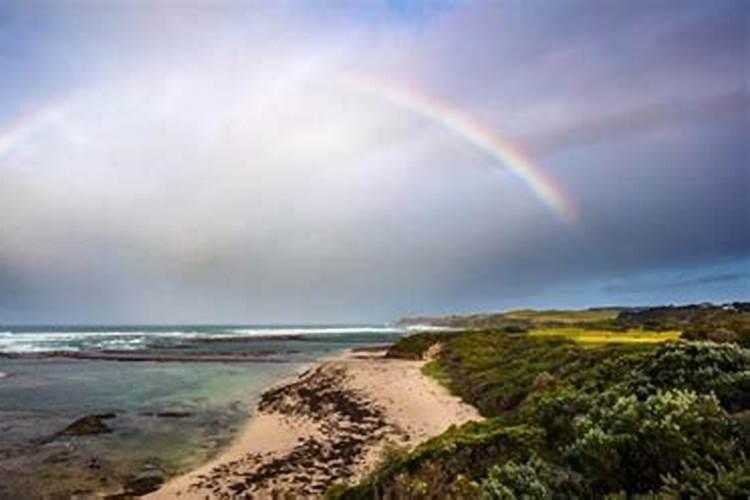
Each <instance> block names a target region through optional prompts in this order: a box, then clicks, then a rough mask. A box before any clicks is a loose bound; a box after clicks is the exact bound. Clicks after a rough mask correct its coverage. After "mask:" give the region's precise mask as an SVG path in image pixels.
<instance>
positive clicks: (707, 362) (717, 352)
mask: <svg viewBox="0 0 750 500" xmlns="http://www.w3.org/2000/svg"><path fill="white" fill-rule="evenodd" d="M628 385H629V390H631V391H633V392H634V393H635V394H638V395H639V397H641V398H643V397H647V396H648V395H650V394H653V393H654V392H656V391H657V390H664V389H671V388H678V389H686V390H691V391H695V392H697V393H700V394H708V393H712V392H713V393H715V394H716V395H717V397H718V398H719V399H720V400H721V402H722V404H723V405H724V406H725V407H726V408H727V409H728V410H729V411H738V410H743V409H750V350H749V349H745V348H742V347H740V346H738V345H736V344H716V343H713V342H685V341H680V342H674V343H668V344H665V345H664V346H662V347H661V348H660V349H658V350H657V351H656V352H655V353H654V354H653V355H652V356H649V357H646V358H644V360H643V362H642V364H641V365H640V366H639V367H638V369H637V370H636V371H633V372H632V373H631V376H630V380H629V382H628Z"/></svg>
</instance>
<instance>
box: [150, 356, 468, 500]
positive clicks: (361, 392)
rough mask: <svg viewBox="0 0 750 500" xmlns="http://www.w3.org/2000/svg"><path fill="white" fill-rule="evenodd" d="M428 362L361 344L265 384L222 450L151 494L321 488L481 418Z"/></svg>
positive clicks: (236, 494) (269, 493)
mask: <svg viewBox="0 0 750 500" xmlns="http://www.w3.org/2000/svg"><path fill="white" fill-rule="evenodd" d="M423 364H424V362H423V361H406V360H396V359H386V358H384V357H383V354H382V353H367V354H365V353H361V352H360V353H351V354H348V355H346V356H343V357H340V358H336V359H333V360H327V361H323V362H321V363H319V364H317V365H315V366H314V367H313V368H311V369H309V370H307V371H306V372H304V373H301V374H299V375H298V376H296V377H295V378H293V379H291V380H288V381H286V382H285V383H283V384H280V385H278V386H276V387H274V388H272V389H269V390H268V391H266V392H265V393H264V394H263V396H262V398H261V401H260V403H259V404H258V408H257V411H256V413H255V416H254V417H252V418H251V419H250V421H249V422H248V424H247V426H246V427H245V429H244V430H243V431H242V432H241V433H240V435H239V436H238V437H237V439H236V440H235V441H234V443H233V444H232V445H231V446H230V447H229V448H228V449H227V450H226V451H225V452H223V453H222V454H220V456H219V457H217V458H216V459H214V460H212V461H211V462H209V463H207V464H205V465H203V466H201V467H200V468H198V469H196V470H194V471H192V472H190V473H188V474H186V475H183V476H178V477H176V478H174V479H172V480H170V481H169V482H167V483H166V484H165V485H164V486H163V487H162V488H161V489H159V490H158V491H156V492H154V493H152V494H150V495H148V496H147V497H146V498H150V499H175V498H179V499H201V500H204V499H206V498H210V499H230V498H258V499H262V498H274V497H276V498H278V497H282V498H283V497H285V496H288V497H289V498H316V497H320V496H322V495H323V493H325V491H326V489H327V488H328V487H329V486H330V485H332V484H333V483H336V482H356V481H357V480H359V479H361V478H362V477H363V476H364V475H366V474H367V473H368V472H370V471H371V470H373V469H374V468H375V467H376V465H377V463H378V462H379V460H380V459H381V458H382V456H383V453H384V450H385V449H386V448H388V447H390V446H398V447H403V448H413V447H415V446H416V445H417V444H419V443H421V442H423V441H424V440H426V439H428V438H429V437H431V436H434V435H437V434H439V433H441V432H443V431H444V430H445V429H447V428H448V427H449V426H451V425H453V424H461V423H464V422H467V421H469V420H477V419H479V418H480V417H479V414H478V413H477V411H476V410H475V409H474V408H473V407H471V406H468V405H466V404H464V403H463V402H461V401H460V400H459V399H458V398H456V397H454V396H451V395H450V394H449V393H448V391H447V390H446V389H445V388H443V387H442V386H440V385H439V384H438V383H437V382H435V381H434V380H432V379H430V378H428V377H426V376H424V375H423V374H422V373H421V368H422V366H423Z"/></svg>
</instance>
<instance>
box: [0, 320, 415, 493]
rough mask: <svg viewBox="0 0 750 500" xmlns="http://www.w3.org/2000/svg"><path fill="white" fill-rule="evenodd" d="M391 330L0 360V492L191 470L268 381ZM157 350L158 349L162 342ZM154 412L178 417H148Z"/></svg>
mask: <svg viewBox="0 0 750 500" xmlns="http://www.w3.org/2000/svg"><path fill="white" fill-rule="evenodd" d="M30 335H33V334H30V333H28V332H27V333H26V336H27V337H28V336H30ZM66 335H67V333H66ZM86 335H87V336H88V337H89V338H91V334H86ZM126 335H128V334H126ZM146 335H148V334H146ZM399 335H400V333H398V332H378V333H375V332H373V331H366V330H365V331H344V332H338V333H314V334H313V333H311V334H305V335H303V336H301V337H294V338H288V337H283V338H282V337H279V338H262V339H261V338H254V339H252V341H251V342H248V341H247V339H239V340H237V341H233V340H227V339H222V340H221V341H219V342H216V343H213V342H206V343H204V342H194V340H195V339H194V338H192V339H190V340H189V341H188V340H184V339H180V340H179V342H176V343H174V344H172V345H170V346H169V349H173V350H179V351H180V352H188V353H189V352H193V351H200V352H208V351H215V352H222V353H227V352H255V353H259V354H261V355H259V356H258V358H257V359H256V360H255V361H250V362H243V363H206V362H201V363H197V362H118V361H96V360H78V359H66V358H47V359H45V358H42V359H29V358H21V359H6V358H2V357H0V372H2V373H5V374H6V376H5V377H3V378H0V474H2V475H3V476H4V477H5V478H8V479H7V480H6V481H3V482H2V483H3V484H0V497H3V498H5V497H7V496H8V495H18V494H19V492H22V493H24V494H28V496H27V497H28V498H35V497H40V496H42V495H47V494H50V493H62V494H70V493H72V492H75V491H78V492H79V493H81V492H83V493H85V492H90V491H98V490H102V489H103V490H109V491H113V492H116V491H118V488H119V486H120V485H121V484H122V483H123V482H126V481H127V479H128V478H133V477H138V475H139V474H143V473H144V472H145V473H149V472H150V471H154V470H156V471H158V473H159V474H160V475H164V476H165V477H167V476H170V475H174V474H176V473H178V472H180V471H185V470H187V469H190V468H192V467H195V466H196V465H198V464H200V463H202V462H204V461H206V460H207V459H209V458H210V457H211V456H213V455H215V454H216V453H217V452H218V451H220V450H221V448H222V447H223V446H225V445H226V444H227V443H228V442H229V441H230V440H231V439H232V437H233V436H234V434H235V433H236V431H237V430H238V429H239V428H240V426H241V425H243V423H244V422H245V421H246V419H247V417H248V415H249V414H250V413H251V412H252V411H253V408H254V403H255V401H256V400H257V398H258V397H259V396H260V394H261V393H262V392H263V391H264V390H265V389H266V388H268V387H269V386H271V385H273V384H274V383H276V382H278V381H280V380H281V379H283V378H284V377H287V376H290V375H292V374H293V373H294V372H295V371H297V370H299V369H301V368H302V367H303V366H305V365H306V364H307V363H309V362H311V361H313V360H316V359H318V358H320V357H321V356H326V355H331V354H334V353H336V352H337V351H341V350H343V349H346V348H350V347H360V346H368V345H374V344H382V343H385V342H391V341H393V340H394V339H395V338H397V337H398V336H399ZM157 336H158V334H157ZM149 340H151V339H149ZM60 341H62V339H59V340H56V342H60ZM68 342H69V343H70V344H75V343H76V342H81V340H79V339H72V340H71V339H69V340H68ZM152 342H153V343H155V344H157V343H161V342H162V340H160V339H158V338H157V339H154V340H153V341H152ZM158 349H162V350H163V349H165V346H164V345H163V343H162V344H159V345H158ZM110 412H111V413H114V414H115V417H114V418H112V419H108V420H106V421H105V423H106V425H107V426H109V427H110V428H111V429H112V432H111V433H107V434H99V435H93V436H75V437H62V436H56V433H57V432H59V431H60V430H62V429H64V428H65V427H66V426H67V425H69V424H70V423H71V422H73V421H75V420H76V419H78V418H81V417H83V416H86V415H90V414H102V413H110ZM163 412H179V413H178V414H177V417H175V415H174V413H173V414H172V416H163V415H162V416H158V415H157V414H158V413H163ZM40 477H42V478H45V479H44V480H43V481H39V480H38V479H39V478H40ZM32 492H33V493H32ZM24 498H26V497H24Z"/></svg>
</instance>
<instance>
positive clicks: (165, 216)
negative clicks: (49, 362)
mask: <svg viewBox="0 0 750 500" xmlns="http://www.w3.org/2000/svg"><path fill="white" fill-rule="evenodd" d="M256 7H257V6H256ZM50 8H51V9H52V10H53V13H54V16H51V15H50V16H46V17H45V16H44V15H42V16H41V17H42V19H41V20H38V21H37V20H36V17H34V16H30V15H29V13H28V12H27V11H24V10H23V8H19V9H20V10H19V12H20V13H19V14H17V15H15V14H14V15H9V17H8V18H7V19H11V20H12V23H10V24H9V23H8V22H5V24H3V21H0V39H2V40H12V44H8V45H6V47H7V49H6V54H8V55H7V56H5V57H2V58H0V72H1V73H2V74H12V75H13V77H12V78H13V80H12V82H13V83H12V85H9V86H8V87H5V88H3V89H0V121H7V122H8V123H10V122H11V121H13V120H12V119H11V117H16V116H17V109H16V108H17V107H18V106H19V105H18V104H15V103H18V102H34V103H39V102H52V103H54V104H64V108H65V111H64V116H63V118H61V119H59V120H56V121H53V122H52V123H50V124H48V125H47V126H45V127H42V128H40V129H39V130H37V131H35V132H34V133H33V134H30V135H29V136H28V137H26V138H25V139H24V140H23V141H19V142H18V143H17V144H14V145H13V147H12V148H11V149H9V152H8V153H7V154H4V155H3V156H0V214H2V215H3V216H2V217H1V218H0V323H7V322H16V321H24V322H45V321H92V322H107V321H113V322H118V321H135V322H138V321H155V322H156V321H160V322H165V321H166V322H175V321H200V322H210V321H223V322H244V321H255V322H267V321H282V322H283V321H286V322H292V321H363V320H370V319H372V320H388V319H392V318H393V317H396V316H398V315H401V314H409V313H418V312H434V311H445V312H447V311H459V310H480V309H490V308H491V309H497V308H502V307H505V306H514V305H523V304H527V305H545V304H547V305H554V306H560V307H563V306H567V305H585V304H590V303H599V302H600V301H602V300H604V299H602V297H601V286H600V285H599V283H601V282H608V281H610V280H619V279H622V277H623V276H628V275H631V274H633V275H635V274H637V275H641V274H644V273H646V274H648V273H650V272H657V271H658V272H661V271H663V270H664V269H667V270H672V271H674V272H675V273H679V272H680V270H681V269H682V268H691V269H693V268H696V267H700V266H711V265H714V264H716V263H717V262H718V263H721V262H730V261H734V260H736V259H741V258H743V257H744V256H746V255H747V254H748V250H750V213H749V211H748V210H747V207H748V193H749V191H750V186H749V184H748V182H749V179H748V170H747V165H748V158H749V157H750V155H749V154H748V145H747V141H746V132H747V107H746V103H747V95H746V89H745V90H741V91H737V89H738V88H740V89H743V85H746V81H745V80H743V78H744V76H743V75H744V74H745V73H744V72H743V70H742V69H741V66H742V65H743V64H746V61H745V60H744V59H742V56H743V54H744V52H743V51H745V50H746V45H745V46H744V47H745V48H744V49H743V43H745V44H746V36H747V34H746V27H743V25H742V24H741V23H738V22H737V21H736V20H735V19H734V18H735V17H739V15H738V14H737V12H740V13H742V12H743V9H746V7H744V6H743V3H742V2H739V3H737V2H735V3H733V2H718V3H716V4H715V5H712V6H707V4H705V3H703V2H694V3H690V2H688V3H687V4H686V5H680V6H677V5H676V4H673V3H671V2H664V3H661V2H659V3H658V5H655V6H651V5H649V6H648V8H646V7H635V8H628V9H623V8H622V7H618V5H617V3H616V2H613V3H607V2H603V3H596V4H593V3H584V4H580V3H577V2H576V3H570V4H566V5H565V6H564V7H563V6H562V4H560V6H552V7H550V6H549V4H548V3H546V2H545V3H534V2H506V3H504V4H502V5H501V4H499V3H498V4H497V5H496V4H495V3H488V2H485V3H477V4H469V5H463V4H458V5H446V6H445V8H440V9H435V10H434V11H430V12H420V13H418V15H412V14H410V13H408V12H405V13H404V12H400V11H398V10H395V11H394V10H393V9H385V11H384V10H383V9H384V7H383V6H382V5H380V4H373V6H372V7H370V9H371V10H369V11H368V12H366V13H363V11H362V10H361V9H358V8H354V9H348V8H343V7H340V8H333V7H331V8H329V9H321V10H317V11H313V10H310V9H308V8H305V7H303V6H298V5H295V4H291V5H288V6H286V7H283V8H282V7H274V8H269V7H266V8H260V9H258V8H255V9H245V8H243V6H241V5H240V6H237V5H233V6H222V7H214V8H210V9H208V8H206V9H197V10H196V9H187V8H178V7H174V6H167V7H161V8H156V9H154V10H149V11H145V10H143V9H128V8H126V7H124V6H123V7H122V8H120V9H119V10H118V9H115V11H116V12H115V13H116V14H117V15H116V16H115V15H114V14H113V13H112V12H107V9H101V10H98V9H95V8H90V9H88V8H83V7H81V6H80V5H65V4H64V3H63V4H60V5H57V6H54V7H50ZM365 14H366V15H365ZM730 17H732V19H730ZM32 19H34V22H35V23H36V22H39V23H41V24H39V26H42V28H41V29H34V26H37V25H36V24H34V25H32V24H31V21H32ZM612 26H614V28H612ZM3 35H4V36H3ZM11 35H12V36H11ZM63 42H64V43H63ZM50 53H51V54H53V56H50V55H49V54H50ZM717 54H718V55H717ZM29 61H31V62H29ZM60 61H64V63H63V62H60ZM738 68H739V69H738ZM350 72H355V73H358V74H362V75H366V76H368V75H369V76H370V77H372V78H382V79H384V80H391V81H394V82H403V83H404V84H408V85H410V86H413V87H414V88H417V89H419V91H421V92H424V94H425V95H429V96H432V97H433V98H434V99H437V100H440V102H443V103H447V104H448V105H451V106H456V107H458V108H460V109H462V110H464V112H466V113H467V114H470V115H471V116H472V117H473V118H474V119H476V120H477V122H478V123H482V124H484V125H485V126H487V127H491V128H493V129H494V130H496V131H497V132H498V133H499V134H501V135H503V136H504V137H506V138H507V137H509V138H516V139H518V142H519V143H520V144H521V145H525V146H527V147H528V150H529V154H530V155H531V157H532V159H533V160H534V161H536V162H538V166H539V168H540V169H543V170H544V172H545V173H546V174H548V175H549V176H550V177H552V178H553V179H554V180H555V182H556V183H557V184H558V185H559V186H560V188H561V189H563V190H564V191H566V192H567V193H568V194H569V196H570V198H571V200H572V201H573V202H574V203H575V204H576V206H577V208H578V212H579V214H580V217H579V222H578V223H577V224H576V225H566V224H563V223H561V222H560V220H559V219H558V218H557V217H556V216H555V215H554V214H552V213H550V212H549V210H548V209H547V208H546V207H545V206H544V205H543V204H542V203H540V201H539V199H538V198H537V197H536V196H535V195H534V194H533V193H532V192H531V191H530V190H529V188H528V186H526V185H525V184H524V183H523V182H521V181H520V180H519V179H517V178H515V177H514V176H513V175H511V173H510V172H508V171H507V170H504V169H503V168H502V166H500V165H497V164H492V165H491V166H492V167H493V168H491V169H487V168H485V167H486V166H487V164H488V159H487V158H485V157H484V156H483V155H482V154H480V153H478V152H477V151H475V150H474V148H473V147H471V145H469V144H467V143H466V142H465V141H464V140H462V139H461V137H460V136H459V135H457V134H454V133H451V132H450V131H446V130H444V129H443V128H442V127H440V126H436V125H433V124H430V123H429V122H428V121H426V120H424V119H423V118H420V117H417V116H413V115H411V114H409V113H408V112H405V111H404V110H400V109H398V108H397V107H393V106H388V105H385V104H383V103H381V102H379V101H378V100H377V99H371V98H366V97H363V96H359V95H357V94H356V93H351V92H346V91H344V90H342V89H341V88H340V87H338V86H337V85H336V78H337V77H338V76H339V75H341V74H347V73H350ZM51 81H54V82H57V83H55V84H54V85H49V84H47V83H45V82H51ZM60 82H64V85H63V84H62V83H60ZM61 85H62V86H66V87H68V88H66V89H65V91H64V92H61V91H60V89H59V88H58V87H59V86H61ZM59 95H63V96H72V97H66V98H64V99H62V100H61V102H58V101H60V100H58V99H57V98H55V96H59ZM50 96H52V97H50ZM32 108H33V107H32ZM6 115H7V116H8V117H9V118H8V119H7V120H4V119H3V118H4V116H6ZM1 140H2V136H0V141H1ZM721 275H724V276H728V275H729V274H728V273H723V274H719V276H721ZM664 279H665V283H672V284H674V283H678V284H679V283H680V280H679V279H676V278H674V277H671V278H670V277H666V278H664ZM740 281H741V280H729V279H727V280H724V281H720V282H718V281H712V282H710V283H709V282H703V283H696V284H695V285H690V286H695V287H698V288H699V287H700V286H703V285H709V284H710V285H712V286H715V285H719V284H723V285H726V287H727V288H728V289H729V288H732V287H735V288H736V289H737V291H738V292H737V293H741V292H742V290H741V289H740V288H738V285H739V284H740ZM680 286H682V285H680ZM735 288H732V289H735ZM660 289H661V290H662V291H663V294H662V295H661V296H660V297H661V298H663V299H664V300H667V299H669V298H670V297H671V296H672V294H671V292H672V291H674V290H675V288H674V287H671V286H665V287H661V288H660ZM570 290H575V292H570ZM609 291H610V292H611V291H612V290H609ZM615 291H616V290H615ZM645 291H647V292H653V291H654V290H653V289H651V288H649V289H648V290H645ZM605 292H606V290H605ZM628 293H632V294H633V295H635V296H636V297H634V299H636V298H638V297H637V293H638V291H636V290H633V291H632V292H628ZM708 298H710V297H708ZM649 299H650V300H651V299H653V300H660V298H659V296H652V295H649Z"/></svg>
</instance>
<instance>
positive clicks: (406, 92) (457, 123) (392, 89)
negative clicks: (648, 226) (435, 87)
mask: <svg viewBox="0 0 750 500" xmlns="http://www.w3.org/2000/svg"><path fill="white" fill-rule="evenodd" d="M342 81H343V83H344V85H345V86H346V88H349V89H352V90H354V91H356V92H361V93H366V94H369V95H373V96H376V97H378V98H380V99H383V100H385V101H387V102H388V103H390V104H392V105H394V106H396V107H398V108H400V109H403V110H406V111H409V112H411V113H414V114H416V115H419V116H421V117H422V118H425V119H427V120H429V121H430V122H432V123H434V124H436V125H439V126H440V127H442V128H443V129H445V130H447V131H448V132H450V133H452V134H454V135H456V136H458V137H460V138H461V139H463V140H464V141H466V142H468V143H469V144H471V145H472V146H474V147H475V148H476V149H477V150H479V151H481V152H482V153H484V154H486V155H487V156H489V157H490V158H492V159H493V160H494V161H496V162H498V163H500V164H502V165H504V166H506V167H507V168H508V169H509V170H510V171H511V172H512V173H513V174H514V175H516V176H517V177H518V178H520V179H521V180H522V181H523V182H524V183H525V184H526V185H527V186H529V188H530V189H531V190H532V191H533V192H534V194H535V195H536V196H537V197H538V198H539V199H540V200H541V201H542V202H543V203H544V204H545V205H546V206H547V207H549V208H550V209H551V210H552V211H553V212H554V213H555V214H557V215H558V216H559V217H560V218H561V219H563V220H564V221H566V222H568V223H573V222H575V220H576V211H575V208H574V207H573V204H572V203H571V202H570V200H568V199H567V197H566V196H565V194H564V193H563V192H562V191H561V190H560V189H559V188H558V187H557V186H556V185H555V183H554V182H553V181H552V179H550V178H549V177H548V176H547V175H546V174H545V173H544V172H542V171H541V170H540V169H539V168H538V167H537V166H536V165H534V164H533V163H532V162H531V160H530V159H529V158H527V157H526V155H525V154H524V153H523V151H521V149H519V148H518V147H516V146H514V145H513V144H511V143H510V142H508V141H507V140H505V139H503V138H502V137H500V136H498V135H497V133H495V132H494V131H493V130H491V129H489V128H487V127H485V126H483V125H482V124H481V123H479V122H478V121H477V120H476V119H474V118H473V117H471V116H469V115H468V114H466V113H465V112H463V111H462V110H460V109H458V108H456V107H454V106H451V105H450V104H449V103H447V102H444V101H440V100H438V99H436V98H434V97H431V96H429V95H428V94H426V93H424V92H419V93H418V92H414V91H412V90H410V89H409V88H407V87H405V86H404V85H402V84H397V83H393V82H387V81H383V80H377V79H373V78H372V77H370V76H367V77H362V76H358V75H347V76H345V77H344V78H343V79H342Z"/></svg>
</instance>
